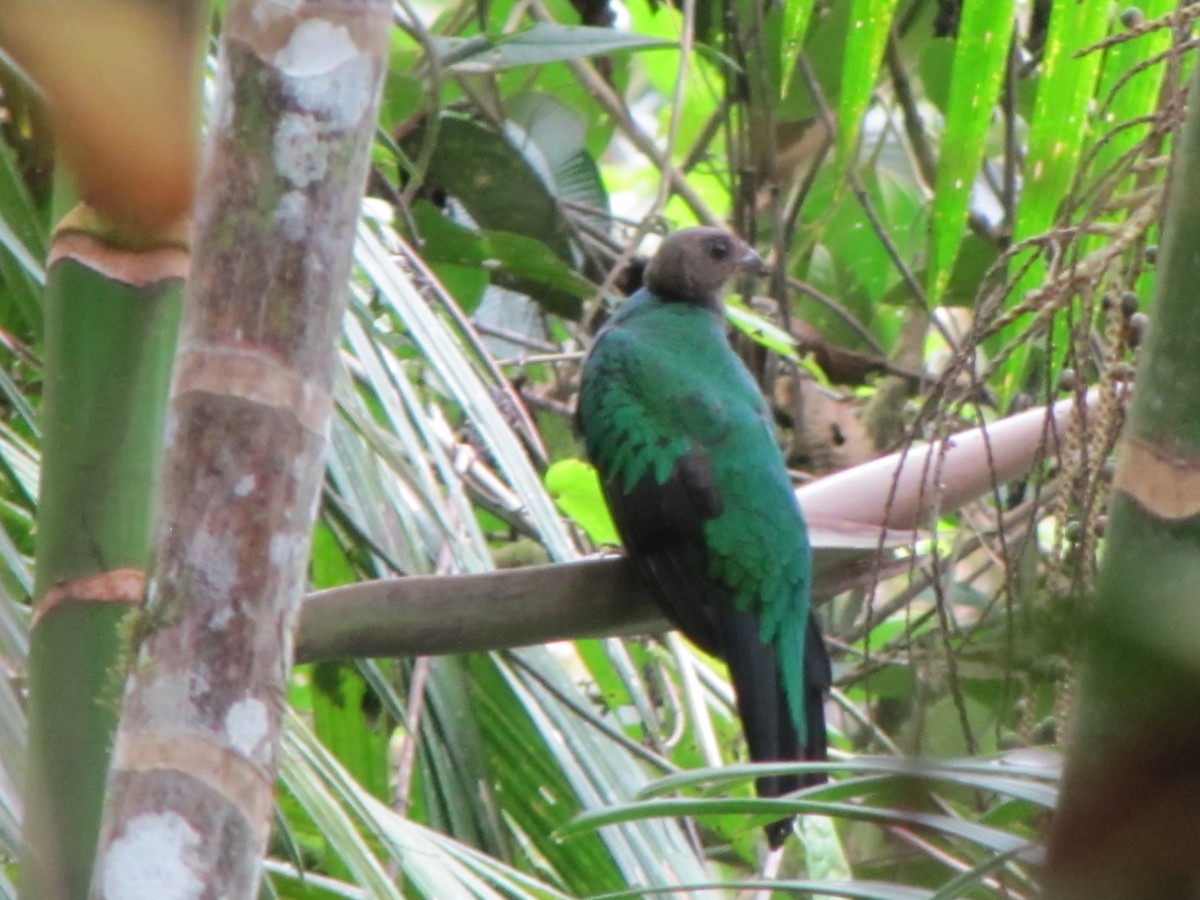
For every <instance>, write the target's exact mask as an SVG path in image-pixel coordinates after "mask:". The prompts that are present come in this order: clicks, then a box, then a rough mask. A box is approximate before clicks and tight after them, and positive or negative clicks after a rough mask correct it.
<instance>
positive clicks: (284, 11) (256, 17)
mask: <svg viewBox="0 0 1200 900" xmlns="http://www.w3.org/2000/svg"><path fill="white" fill-rule="evenodd" d="M302 4H303V0H270V2H268V3H255V4H254V5H253V6H252V7H251V12H250V18H251V19H252V20H253V22H254V24H255V25H258V26H260V27H262V26H266V25H269V24H270V23H271V21H272V20H273V19H277V18H282V17H285V16H286V17H289V18H290V17H291V16H293V15H295V13H296V11H297V10H298V9H300V7H301V5H302Z"/></svg>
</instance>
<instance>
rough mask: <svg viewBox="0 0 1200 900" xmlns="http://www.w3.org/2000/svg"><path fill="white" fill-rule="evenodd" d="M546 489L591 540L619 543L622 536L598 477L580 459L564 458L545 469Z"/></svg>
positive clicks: (612, 543)
mask: <svg viewBox="0 0 1200 900" xmlns="http://www.w3.org/2000/svg"><path fill="white" fill-rule="evenodd" d="M545 480H546V490H547V491H549V492H550V496H551V497H553V498H554V502H555V503H556V504H558V508H559V509H561V510H562V511H563V512H564V513H566V514H567V515H568V516H570V517H571V518H572V519H574V520H575V522H576V524H578V525H579V527H580V528H582V529H583V530H584V531H586V532H587V536H588V537H589V538H590V539H591V541H592V543H593V544H596V545H600V546H603V545H605V544H608V545H611V546H618V545H620V543H621V538H620V537H619V536H618V535H617V529H616V526H615V525H613V520H612V517H611V516H610V515H609V513H608V504H607V503H605V502H604V494H603V492H602V491H601V490H600V477H599V476H598V475H597V474H596V470H595V469H594V468H593V467H592V466H591V464H590V463H586V462H584V461H583V460H582V459H563V460H559V461H558V462H556V463H554V464H553V465H551V466H550V468H548V469H547V470H546V476H545Z"/></svg>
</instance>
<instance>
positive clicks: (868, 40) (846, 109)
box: [837, 0, 897, 180]
mask: <svg viewBox="0 0 1200 900" xmlns="http://www.w3.org/2000/svg"><path fill="white" fill-rule="evenodd" d="M896 8H897V4H896V3H895V2H893V0H854V7H853V10H852V12H851V14H850V16H851V20H850V30H849V31H848V32H847V35H846V51H845V58H844V61H843V68H842V98H841V104H840V108H839V111H838V142H837V151H838V171H839V173H844V172H845V171H846V169H847V168H848V167H849V166H850V164H851V162H852V161H853V159H854V157H855V154H856V153H857V151H858V138H859V135H860V134H861V133H862V121H863V116H864V115H866V112H867V107H868V106H870V104H871V95H872V94H874V92H875V79H876V78H877V76H878V74H879V63H880V60H881V59H883V48H884V47H885V46H886V45H887V37H888V32H889V31H890V30H891V27H892V17H893V16H894V15H895V13H896ZM839 180H840V179H839Z"/></svg>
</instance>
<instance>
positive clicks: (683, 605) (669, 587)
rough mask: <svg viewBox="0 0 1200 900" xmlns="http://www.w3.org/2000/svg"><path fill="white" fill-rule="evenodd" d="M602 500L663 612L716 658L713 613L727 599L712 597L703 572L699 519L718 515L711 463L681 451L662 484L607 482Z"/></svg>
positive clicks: (645, 479)
mask: <svg viewBox="0 0 1200 900" xmlns="http://www.w3.org/2000/svg"><path fill="white" fill-rule="evenodd" d="M604 497H605V499H606V500H607V501H608V508H609V511H610V512H611V513H612V516H613V520H614V522H615V523H616V526H617V531H618V532H620V534H621V536H622V539H623V540H624V542H625V546H626V549H627V550H628V552H629V556H630V559H631V560H632V561H633V564H634V565H635V566H636V567H637V568H638V570H639V573H640V574H641V576H642V578H643V579H644V580H646V581H647V582H648V583H650V584H651V585H653V586H654V588H655V594H656V596H657V598H658V600H659V604H660V605H661V606H662V607H663V610H664V612H666V614H667V615H668V617H669V618H670V619H671V621H672V622H673V624H674V625H675V626H676V627H677V628H679V630H680V631H682V632H683V633H684V634H686V635H687V636H688V638H690V639H691V640H692V642H693V643H695V644H696V645H697V646H699V647H700V648H701V649H703V650H704V651H705V652H707V653H711V654H713V655H714V656H716V655H719V653H720V649H719V644H718V639H717V623H716V621H715V619H714V614H713V610H714V607H715V606H717V605H719V603H720V601H721V600H722V599H724V600H727V599H728V598H727V597H721V598H718V597H717V596H716V595H715V594H716V592H718V591H723V590H724V589H723V588H721V586H720V585H717V584H715V583H714V582H713V581H712V580H711V579H710V578H709V577H708V576H707V574H706V570H707V560H706V558H705V550H704V530H703V528H704V520H706V519H710V518H713V517H714V516H717V515H720V513H721V498H720V495H719V493H718V492H717V488H716V485H715V484H714V483H713V480H712V463H711V460H710V459H709V458H708V456H707V455H706V454H704V453H702V452H690V453H687V454H685V455H684V456H681V457H680V458H679V459H678V460H677V462H676V464H675V467H674V468H673V470H672V472H671V474H670V476H669V477H668V478H667V479H666V481H664V482H663V483H662V484H659V483H657V481H656V480H655V478H654V476H653V475H649V474H648V475H645V476H644V477H642V478H641V480H639V481H638V482H637V483H636V484H635V485H634V486H633V487H632V488H631V489H630V490H623V489H622V488H621V486H620V485H618V484H616V483H614V482H613V481H607V482H605V484H604ZM725 593H726V594H727V593H728V591H725Z"/></svg>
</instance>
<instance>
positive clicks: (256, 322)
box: [92, 0, 390, 898]
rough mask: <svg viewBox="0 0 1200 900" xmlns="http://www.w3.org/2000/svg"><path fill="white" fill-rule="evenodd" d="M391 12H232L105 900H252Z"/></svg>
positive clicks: (123, 734)
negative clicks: (174, 899)
mask: <svg viewBox="0 0 1200 900" xmlns="http://www.w3.org/2000/svg"><path fill="white" fill-rule="evenodd" d="M389 13H390V6H389V4H388V3H386V2H385V0H338V2H336V3H335V2H332V0H325V2H321V0H307V2H300V3H297V4H275V3H267V2H253V0H235V2H233V3H231V4H230V7H229V11H228V14H227V17H226V20H225V35H224V38H223V43H222V53H221V57H222V62H221V71H220V75H219V86H218V89H219V93H218V100H217V104H216V109H215V110H214V114H213V118H212V122H211V125H210V128H211V131H210V135H209V143H208V147H207V154H206V158H205V161H204V165H203V174H202V177H201V182H200V200H199V204H198V207H197V212H196V234H195V242H194V265H193V272H192V279H191V284H190V289H189V290H190V293H189V296H188V305H187V308H186V310H185V317H184V326H183V331H182V334H181V336H180V347H179V352H178V355H177V358H176V363H175V374H174V380H173V383H172V388H171V399H170V405H169V410H168V420H167V439H166V458H165V462H164V473H163V480H162V487H161V492H160V514H159V520H158V523H157V531H156V542H157V549H156V555H155V560H154V565H153V569H152V575H151V579H150V583H149V589H148V593H147V605H146V609H145V611H144V612H143V613H142V614H141V620H140V622H139V626H138V628H137V629H135V631H136V634H135V637H137V638H140V641H139V644H138V648H137V658H136V662H135V664H134V666H133V669H132V672H131V674H130V676H129V680H128V684H127V686H126V692H125V697H124V702H123V706H122V711H121V725H120V729H119V732H118V735H117V740H116V744H115V748H114V753H113V763H112V768H111V770H110V774H109V785H108V787H109V796H108V802H107V805H106V807H105V816H104V823H103V826H102V832H101V840H100V848H99V853H98V858H97V867H96V874H95V877H94V879H93V882H92V894H93V896H97V897H111V898H129V897H151V896H163V895H164V894H163V891H164V890H167V889H168V887H169V889H170V895H171V896H181V897H182V896H187V897H193V896H194V897H253V896H254V895H255V894H256V892H257V890H258V883H259V873H260V867H261V861H262V857H263V854H264V852H265V849H266V843H267V837H268V834H269V828H270V822H271V810H272V804H273V787H274V780H275V775H276V771H277V762H278V752H279V729H280V723H281V720H282V715H283V711H284V704H285V697H286V688H287V673H288V669H289V666H290V663H291V647H292V629H293V625H294V623H295V620H296V615H297V610H298V608H299V602H300V598H301V596H302V593H303V587H304V582H305V572H306V565H307V561H308V550H309V541H310V535H311V532H312V526H313V521H314V517H315V514H316V509H317V501H318V499H319V496H320V487H321V482H322V476H323V471H324V458H325V450H326V443H327V433H328V426H329V417H330V413H331V409H332V400H331V384H332V376H333V369H334V362H335V358H336V348H337V341H338V336H339V334H340V326H341V318H342V314H343V311H344V308H345V285H346V282H347V279H348V276H349V269H350V259H351V248H352V242H353V238H354V229H355V222H356V220H357V214H358V207H359V202H360V199H361V195H362V186H363V184H364V181H365V176H366V167H367V162H368V151H369V149H370V145H371V141H372V138H373V136H374V129H375V124H376V110H377V105H378V97H379V89H380V85H381V83H382V78H383V74H384V71H385V68H386V64H387V50H388V34H389V25H390V16H389Z"/></svg>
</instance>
